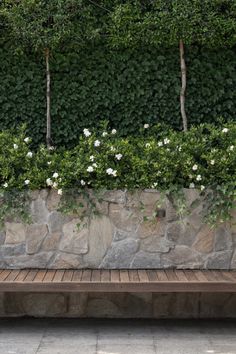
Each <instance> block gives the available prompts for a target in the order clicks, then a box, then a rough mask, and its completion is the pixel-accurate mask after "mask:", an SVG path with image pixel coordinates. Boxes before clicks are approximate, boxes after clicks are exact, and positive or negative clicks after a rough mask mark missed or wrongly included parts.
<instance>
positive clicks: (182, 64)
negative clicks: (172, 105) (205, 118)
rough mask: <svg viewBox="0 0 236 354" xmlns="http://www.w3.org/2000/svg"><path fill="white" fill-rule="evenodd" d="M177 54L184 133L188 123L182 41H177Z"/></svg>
mask: <svg viewBox="0 0 236 354" xmlns="http://www.w3.org/2000/svg"><path fill="white" fill-rule="evenodd" d="M179 52H180V67H181V81H182V86H181V90H180V109H181V116H182V120H183V128H184V131H185V132H186V131H187V130H188V121H187V116H186V112H185V91H186V64H185V58H184V43H183V41H182V39H181V40H180V41H179Z"/></svg>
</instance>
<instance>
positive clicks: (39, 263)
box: [4, 252, 53, 269]
mask: <svg viewBox="0 0 236 354" xmlns="http://www.w3.org/2000/svg"><path fill="white" fill-rule="evenodd" d="M52 256H53V252H40V253H37V254H34V255H22V256H21V255H20V256H17V257H16V256H12V257H5V259H4V260H5V263H6V265H7V267H9V268H12V269H17V268H20V269H24V268H39V269H40V268H47V267H48V265H49V262H50V259H51V258H52Z"/></svg>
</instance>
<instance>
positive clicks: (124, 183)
mask: <svg viewBox="0 0 236 354" xmlns="http://www.w3.org/2000/svg"><path fill="white" fill-rule="evenodd" d="M30 144H31V140H30V138H29V137H27V136H25V134H24V129H21V130H20V131H19V133H18V134H17V135H13V134H12V133H11V132H9V131H4V132H1V133H0V190H1V192H2V193H5V192H6V191H10V190H12V189H17V190H21V191H24V190H29V189H40V188H45V187H48V188H54V189H56V190H57V191H58V193H59V194H63V193H64V192H65V191H66V190H67V189H70V188H76V189H78V190H81V189H87V188H93V189H96V190H99V189H123V188H127V189H130V190H132V189H135V188H140V189H143V188H154V189H158V190H161V191H178V190H181V189H182V188H197V189H199V190H200V191H201V193H202V194H203V195H205V197H206V198H207V199H208V200H209V201H210V202H211V205H212V206H213V207H214V213H213V214H212V221H215V219H216V218H218V217H219V216H220V218H221V219H224V220H225V219H227V218H228V215H229V211H230V209H231V208H232V207H233V206H234V202H235V198H236V192H235V186H236V125H235V124H234V123H228V124H226V125H224V126H221V127H215V126H213V125H200V126H198V127H193V128H192V129H191V130H189V131H188V132H187V133H183V132H176V131H173V130H171V129H169V130H167V129H165V130H163V129H162V127H161V126H159V125H157V126H154V127H149V125H148V124H145V125H144V127H143V128H142V134H140V136H139V137H128V138H120V137H118V135H117V132H116V130H115V129H113V130H109V129H108V128H107V126H106V124H103V126H101V128H100V130H98V131H90V130H89V129H84V132H83V135H82V136H81V137H80V140H79V142H78V145H77V146H76V147H75V148H74V149H72V150H65V149H53V148H52V150H47V149H46V147H44V146H41V147H40V149H39V150H38V151H31V149H30ZM216 210H217V215H216ZM211 213H212V211H210V212H209V215H211Z"/></svg>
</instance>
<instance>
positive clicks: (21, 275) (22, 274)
mask: <svg viewBox="0 0 236 354" xmlns="http://www.w3.org/2000/svg"><path fill="white" fill-rule="evenodd" d="M28 273H29V269H23V270H20V273H19V274H18V275H17V277H16V279H15V282H17V281H19V282H21V281H23V280H24V279H25V277H26V275H27V274H28Z"/></svg>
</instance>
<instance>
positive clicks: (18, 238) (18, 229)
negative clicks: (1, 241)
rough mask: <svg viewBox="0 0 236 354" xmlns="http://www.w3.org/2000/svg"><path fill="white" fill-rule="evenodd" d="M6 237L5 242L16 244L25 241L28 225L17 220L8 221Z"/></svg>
mask: <svg viewBox="0 0 236 354" xmlns="http://www.w3.org/2000/svg"><path fill="white" fill-rule="evenodd" d="M5 228H6V239H5V244H15V243H21V242H24V241H25V238H26V226H25V225H23V224H21V223H16V222H6V223H5Z"/></svg>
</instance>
